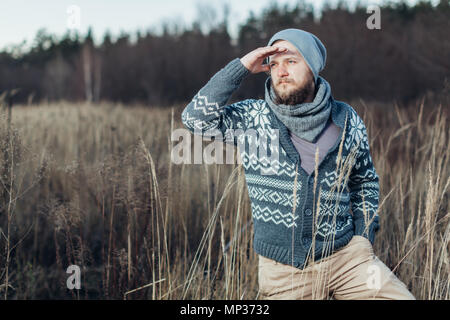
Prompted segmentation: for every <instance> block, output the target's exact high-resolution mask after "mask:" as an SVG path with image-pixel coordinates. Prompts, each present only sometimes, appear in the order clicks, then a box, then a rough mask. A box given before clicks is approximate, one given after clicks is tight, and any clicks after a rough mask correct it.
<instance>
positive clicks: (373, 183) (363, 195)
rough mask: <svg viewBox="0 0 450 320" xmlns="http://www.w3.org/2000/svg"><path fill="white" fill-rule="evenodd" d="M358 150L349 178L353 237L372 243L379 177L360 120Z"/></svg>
mask: <svg viewBox="0 0 450 320" xmlns="http://www.w3.org/2000/svg"><path fill="white" fill-rule="evenodd" d="M359 130H360V135H361V140H360V142H359V149H358V152H357V156H356V161H355V164H354V166H353V168H352V171H351V173H350V176H349V183H348V186H349V190H350V201H351V208H352V213H353V221H354V225H355V235H360V236H363V237H365V238H367V239H369V241H370V242H371V243H372V245H373V243H374V240H375V233H376V232H377V231H378V230H379V217H378V213H377V211H378V200H379V177H378V174H377V172H376V170H375V167H374V165H373V161H372V157H371V155H370V150H369V141H368V137H367V130H366V127H365V126H364V123H363V122H362V120H361V119H360V129H359Z"/></svg>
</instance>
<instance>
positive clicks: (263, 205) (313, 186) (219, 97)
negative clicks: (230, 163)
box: [182, 58, 379, 269]
mask: <svg viewBox="0 0 450 320" xmlns="http://www.w3.org/2000/svg"><path fill="white" fill-rule="evenodd" d="M249 73H250V72H249V71H248V70H247V69H246V68H245V66H244V65H243V64H242V63H241V61H240V59H239V58H236V59H234V60H232V61H231V62H229V63H228V64H227V65H226V66H225V67H224V68H222V69H221V70H220V71H218V72H217V73H216V74H215V75H214V76H213V77H212V78H211V79H210V80H209V81H208V83H207V84H206V85H205V86H204V87H203V88H201V89H200V90H199V92H198V93H197V94H196V95H195V96H194V98H193V99H192V101H191V102H190V103H189V104H188V105H187V106H186V108H185V109H184V110H183V112H182V122H183V124H184V125H185V126H186V127H187V128H188V129H189V130H190V131H191V132H193V133H194V134H203V135H205V136H206V135H210V133H211V132H216V133H217V132H218V133H221V135H216V140H217V137H220V139H222V141H223V142H225V143H232V144H234V145H235V146H238V150H239V153H240V157H241V162H242V164H243V168H244V171H245V180H246V184H247V189H248V193H249V198H250V200H251V210H252V218H253V228H254V241H253V247H254V249H255V251H256V253H258V254H260V255H263V256H265V257H267V258H270V259H273V260H275V261H278V262H280V263H284V264H289V265H292V266H294V267H297V268H299V269H303V268H305V267H306V266H307V265H308V263H309V262H310V261H318V260H320V259H322V258H324V257H326V256H329V255H330V254H332V253H333V252H335V251H336V250H338V249H340V248H342V247H343V246H345V245H346V244H347V243H348V242H349V241H350V240H351V238H352V237H353V236H354V235H361V236H364V237H366V238H367V239H369V240H370V242H371V243H372V244H373V241H374V237H375V232H376V231H377V230H378V229H379V223H378V214H377V209H378V198H379V183H378V175H377V173H376V171H375V168H374V165H373V162H372V158H371V155H370V151H369V141H368V137H367V132H366V127H365V125H364V123H363V121H362V119H361V118H360V117H359V116H358V114H357V113H356V111H355V110H354V109H353V108H352V107H351V106H349V105H348V104H346V103H343V102H340V101H336V100H334V99H333V103H332V112H331V119H332V121H333V122H334V124H336V125H337V126H338V127H339V129H340V133H339V138H338V139H337V141H336V143H335V144H334V146H332V147H331V148H330V149H329V150H328V152H327V155H326V156H325V157H324V158H323V159H322V160H321V161H320V163H319V165H318V169H317V177H316V172H315V170H314V171H313V172H312V173H311V174H308V173H307V172H306V171H305V170H304V169H303V168H302V167H301V165H300V164H301V158H300V155H299V153H298V152H297V150H296V148H295V146H294V144H293V143H292V140H291V138H290V135H289V131H288V130H287V128H286V127H285V126H284V125H283V124H282V123H281V121H280V120H279V119H278V118H277V117H276V116H275V114H274V112H273V111H272V110H271V108H270V107H269V106H268V104H267V103H266V102H265V100H261V99H246V100H243V101H239V102H236V103H233V104H229V105H227V101H228V100H229V98H230V97H231V95H232V93H233V92H234V91H235V90H236V89H237V88H238V87H239V86H240V83H241V82H242V80H243V79H244V78H245V77H246V76H247V75H248V74H249ZM249 130H254V132H257V133H258V134H259V135H260V136H261V137H262V136H263V135H264V136H265V137H266V138H265V140H262V139H258V137H253V139H252V138H251V137H249V138H248V139H247V141H245V138H246V135H245V133H246V132H248V131H249ZM267 137H269V138H267ZM264 141H265V142H267V141H268V143H269V146H268V147H267V145H266V146H265V147H262V148H264V150H265V151H267V152H269V153H270V157H269V156H255V153H254V152H251V151H252V150H253V149H252V147H254V146H255V145H256V146H258V147H261V146H262V145H263V143H262V142H264ZM266 154H267V153H266ZM274 154H276V155H277V158H276V159H273V158H274V157H272V155H274ZM270 170H272V171H271V172H272V173H271V174H268V172H270ZM319 196H320V198H319Z"/></svg>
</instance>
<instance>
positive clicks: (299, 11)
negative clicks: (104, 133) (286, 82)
mask: <svg viewBox="0 0 450 320" xmlns="http://www.w3.org/2000/svg"><path fill="white" fill-rule="evenodd" d="M229 9H230V8H229V7H227V6H225V7H223V10H222V19H210V21H207V22H205V21H202V20H201V19H198V20H197V21H195V22H194V23H192V25H191V26H189V27H180V26H178V25H176V24H174V23H173V24H165V25H163V28H162V29H163V31H162V33H161V34H156V33H153V32H150V31H147V32H141V31H137V32H136V33H135V34H131V33H122V34H120V35H119V36H118V37H117V38H115V39H113V37H112V35H111V34H109V33H106V34H105V35H104V36H103V39H102V41H101V43H100V44H95V43H94V41H93V36H92V30H91V29H90V30H89V31H88V32H87V34H86V35H79V34H73V33H72V34H71V33H67V34H65V35H64V36H62V37H60V38H58V37H56V36H55V35H52V34H49V33H47V32H46V31H45V30H44V29H42V30H40V31H39V32H38V33H37V34H36V37H35V40H34V45H33V46H32V48H31V49H28V50H26V51H25V50H21V49H20V46H17V47H15V48H12V49H9V50H7V49H4V50H3V51H2V52H0V93H2V92H6V91H11V90H16V91H17V93H16V95H15V96H14V100H15V102H18V103H38V102H42V101H59V100H68V101H89V102H98V101H113V102H122V103H144V104H147V105H149V106H154V105H158V106H165V105H173V104H178V103H181V104H183V103H186V102H188V101H189V100H190V99H191V98H192V97H193V96H194V94H195V93H196V92H197V91H198V90H199V89H200V88H201V87H202V86H203V85H205V84H206V82H207V81H208V80H209V79H210V78H211V76H213V75H214V73H216V72H217V71H218V70H219V69H220V68H222V67H224V66H225V65H226V64H227V63H228V62H229V61H231V60H232V59H234V58H236V57H242V56H243V55H245V54H246V53H247V52H249V51H251V50H253V49H255V48H256V47H259V46H265V45H266V44H267V42H268V40H269V39H270V37H271V36H272V35H273V34H274V33H276V32H277V31H279V30H281V29H284V28H300V29H304V30H307V31H309V32H312V33H313V34H315V35H317V36H318V37H319V38H320V39H321V41H322V42H323V43H324V45H325V47H326V49H327V63H326V66H325V69H324V70H323V71H322V73H321V75H322V76H323V77H325V78H326V79H327V80H328V81H329V83H330V84H331V88H332V93H333V96H334V97H335V98H337V99H338V100H346V99H358V98H362V99H367V100H377V101H392V100H393V99H394V100H396V101H398V102H399V103H406V102H408V101H411V100H413V99H417V98H418V97H420V96H422V95H424V94H426V93H429V92H442V91H443V90H448V82H449V74H450V59H449V57H450V38H449V37H448V30H450V0H440V2H439V3H438V4H436V5H434V4H432V3H431V2H430V1H419V2H417V3H415V4H414V5H409V4H408V3H406V2H399V3H388V4H383V5H381V6H380V18H381V20H380V21H381V29H372V30H371V29H368V28H367V26H366V21H367V19H368V18H369V16H370V13H367V11H366V9H367V8H366V7H365V6H362V5H357V6H356V8H354V9H349V7H348V6H347V5H346V4H345V2H339V3H338V4H337V5H336V6H334V7H332V6H331V5H329V4H325V5H324V6H322V8H321V10H320V15H317V14H316V13H315V12H314V10H313V6H312V5H311V4H309V3H306V2H304V1H300V2H298V4H297V5H296V6H295V7H288V6H286V5H284V6H281V5H278V4H276V3H272V4H270V5H269V6H268V7H266V8H265V9H264V10H262V11H261V13H260V14H254V13H253V12H251V13H250V15H249V17H248V18H247V20H246V21H245V22H244V23H242V24H241V25H240V26H239V29H238V35H237V38H236V39H232V38H231V36H230V33H229V22H228V20H229V12H230V10H229ZM210 10H214V9H212V8H210ZM212 16H213V17H217V15H216V14H213V15H212ZM205 23H207V24H208V29H207V30H206V31H205V28H204V25H205ZM265 78H266V75H265V74H258V75H254V76H252V77H249V78H248V79H246V80H245V81H244V82H243V83H242V85H241V87H240V88H239V90H237V92H236V93H235V94H234V95H233V99H234V100H238V99H245V98H250V97H254V98H263V96H264V91H263V82H264V80H265ZM447 92H448V91H447Z"/></svg>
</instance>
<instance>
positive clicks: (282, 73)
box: [269, 40, 315, 105]
mask: <svg viewBox="0 0 450 320" xmlns="http://www.w3.org/2000/svg"><path fill="white" fill-rule="evenodd" d="M272 46H274V47H285V48H287V50H286V51H284V52H281V53H277V54H275V55H273V56H270V57H269V66H270V76H271V78H272V87H273V89H274V91H275V95H276V100H277V101H274V102H275V103H277V104H288V105H294V104H299V103H304V102H310V101H312V100H313V99H314V91H315V85H314V75H313V74H312V72H311V70H310V69H309V67H308V65H307V64H306V62H305V60H304V59H303V56H302V55H301V54H300V52H298V50H297V48H296V47H295V46H294V45H293V44H292V43H290V42H289V41H286V40H277V41H275V43H274V44H273V45H272Z"/></svg>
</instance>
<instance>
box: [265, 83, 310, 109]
mask: <svg viewBox="0 0 450 320" xmlns="http://www.w3.org/2000/svg"><path fill="white" fill-rule="evenodd" d="M284 81H286V80H284ZM288 83H289V84H291V85H292V84H294V82H292V81H291V80H289V81H288ZM271 85H272V88H273V91H274V93H275V101H274V102H275V103H276V104H285V105H296V104H301V103H304V102H305V100H306V99H307V98H308V97H309V96H310V95H311V94H314V93H315V92H314V91H315V90H314V80H312V79H311V78H310V79H309V81H308V82H307V83H306V84H305V85H304V86H303V87H300V88H296V89H294V90H293V91H288V92H279V91H278V89H277V87H275V86H274V83H273V79H272V80H271Z"/></svg>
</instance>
